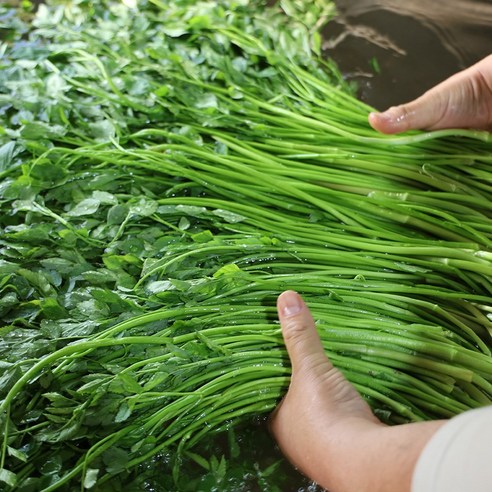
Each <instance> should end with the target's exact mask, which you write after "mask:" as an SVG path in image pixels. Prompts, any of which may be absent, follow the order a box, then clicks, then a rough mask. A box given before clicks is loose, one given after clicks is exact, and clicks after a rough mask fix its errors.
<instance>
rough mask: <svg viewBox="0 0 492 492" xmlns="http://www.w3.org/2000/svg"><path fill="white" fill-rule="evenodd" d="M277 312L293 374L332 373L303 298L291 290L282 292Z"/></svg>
mask: <svg viewBox="0 0 492 492" xmlns="http://www.w3.org/2000/svg"><path fill="white" fill-rule="evenodd" d="M277 309H278V314H279V319H280V324H281V326H282V335H283V337H284V341H285V346H286V347H287V352H288V353H289V357H290V360H291V363H292V372H293V374H294V375H295V374H298V373H300V372H305V371H306V372H312V371H315V373H316V374H323V373H325V372H326V371H328V370H330V369H331V368H332V367H333V365H332V364H331V362H330V361H329V360H328V358H327V357H326V355H325V353H324V350H323V346H322V345H321V340H320V338H319V335H318V332H317V331H316V326H315V324H314V320H313V317H312V316H311V313H310V312H309V309H308V308H307V306H306V304H305V303H304V301H303V300H302V298H301V296H300V295H299V294H297V293H296V292H294V291H291V290H288V291H286V292H284V293H282V294H281V295H280V296H279V297H278V300H277Z"/></svg>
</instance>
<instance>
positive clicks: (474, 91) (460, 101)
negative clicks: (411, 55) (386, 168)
mask: <svg viewBox="0 0 492 492" xmlns="http://www.w3.org/2000/svg"><path fill="white" fill-rule="evenodd" d="M369 123H370V125H371V126H372V127H373V128H374V129H375V130H378V131H379V132H382V133H389V134H393V133H401V132H404V131H407V130H415V129H425V130H439V129H444V128H472V129H476V130H488V131H492V55H489V56H488V57H486V58H484V59H483V60H481V61H479V62H478V63H476V64H475V65H473V66H471V67H470V68H467V69H466V70H463V71H462V72H459V73H457V74H455V75H453V76H452V77H450V78H448V79H447V80H445V81H444V82H442V83H440V84H438V85H437V86H435V87H433V88H432V89H430V90H429V91H427V92H426V93H425V94H423V95H422V96H420V97H419V98H417V99H415V100H414V101H412V102H409V103H407V104H402V105H400V106H393V107H391V108H389V109H388V110H386V111H384V112H382V113H371V114H370V115H369Z"/></svg>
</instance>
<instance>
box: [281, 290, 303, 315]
mask: <svg viewBox="0 0 492 492" xmlns="http://www.w3.org/2000/svg"><path fill="white" fill-rule="evenodd" d="M303 305H304V303H303V302H302V299H301V296H300V295H299V294H298V293H297V292H294V291H287V292H284V294H283V296H282V314H283V315H284V316H294V315H296V314H298V313H300V312H301V310H302V308H303Z"/></svg>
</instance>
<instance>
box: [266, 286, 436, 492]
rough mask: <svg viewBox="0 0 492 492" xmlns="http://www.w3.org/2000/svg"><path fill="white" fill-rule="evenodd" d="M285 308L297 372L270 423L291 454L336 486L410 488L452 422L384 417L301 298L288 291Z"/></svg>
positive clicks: (360, 491) (281, 302)
mask: <svg viewBox="0 0 492 492" xmlns="http://www.w3.org/2000/svg"><path fill="white" fill-rule="evenodd" d="M277 307H278V312H279V319H280V323H281V327H282V334H283V337H284V341H285V344H286V347H287V351H288V353H289V357H290V360H291V363H292V378H291V383H290V386H289V390H288V392H287V395H286V396H285V397H284V399H283V400H282V402H281V403H280V404H279V406H278V407H277V408H276V410H275V411H274V413H273V414H272V416H271V420H270V428H271V431H272V433H273V436H274V437H275V439H276V440H277V442H278V444H279V446H280V448H281V450H282V452H283V453H284V455H285V456H286V457H287V458H288V459H289V461H290V462H291V463H292V464H293V465H294V466H295V467H297V468H298V469H299V470H300V471H301V472H302V473H304V474H305V475H306V476H308V477H309V478H311V479H312V480H314V481H316V482H317V483H318V484H319V485H321V486H322V487H324V488H326V489H327V490H329V491H330V492H375V491H377V492H403V491H405V492H407V491H409V490H410V489H411V479H412V474H413V470H414V467H415V464H416V462H417V459H418V457H419V455H420V452H421V451H422V449H423V448H424V446H425V444H426V443H427V441H428V440H429V439H430V438H431V437H432V435H433V434H434V433H435V432H436V431H437V429H439V427H440V426H441V425H443V423H444V422H445V421H443V420H439V421H438V420H436V421H430V422H417V423H411V424H402V425H397V426H387V425H385V424H383V423H382V422H380V421H379V420H378V419H377V418H376V417H375V416H374V415H373V413H372V412H371V410H370V408H369V406H368V405H367V403H366V402H365V401H364V400H363V399H362V398H361V396H360V395H359V394H358V392H357V391H356V389H355V388H354V387H353V386H352V385H351V384H350V383H349V382H348V381H347V380H346V379H345V377H344V376H343V374H342V373H341V372H340V371H339V370H338V369H336V368H335V367H333V365H332V363H331V362H330V361H329V359H328V358H327V356H326V355H325V353H324V351H323V347H322V345H321V341H320V338H319V335H318V333H317V331H316V327H315V323H314V320H313V318H312V316H311V313H310V312H309V309H308V308H307V306H306V304H305V303H304V302H303V300H302V299H301V297H300V296H299V295H298V294H297V293H296V292H293V291H287V292H284V293H283V294H281V295H280V296H279V298H278V302H277Z"/></svg>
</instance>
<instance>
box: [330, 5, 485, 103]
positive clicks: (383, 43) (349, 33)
mask: <svg viewBox="0 0 492 492" xmlns="http://www.w3.org/2000/svg"><path fill="white" fill-rule="evenodd" d="M334 1H335V3H336V5H337V8H338V16H337V17H336V19H335V20H333V21H331V22H330V23H329V24H328V25H327V26H326V27H325V29H324V31H323V39H324V48H325V50H326V53H327V55H328V56H330V57H332V58H333V59H334V60H335V61H336V62H337V63H338V65H339V66H340V68H341V69H342V71H343V72H344V73H345V74H346V76H347V78H349V79H352V80H355V81H356V82H357V84H358V87H359V96H360V98H361V99H363V100H364V101H366V102H368V103H369V104H371V105H373V106H375V107H376V108H378V109H384V108H386V107H388V106H390V105H394V104H398V103H402V102H406V101H408V100H411V99H413V98H415V97H417V96H418V95H420V94H422V93H423V92H424V91H425V90H427V89H429V88H430V87H432V86H433V85H435V84H437V83H438V82H440V81H442V80H444V79H445V78H447V77H448V76H450V75H452V74H453V73H455V72H457V71H459V70H462V69H463V68H466V67H467V66H469V65H472V64H473V63H475V62H477V61H478V60H480V59H481V58H483V57H485V56H486V55H488V54H491V53H492V1H491V0H433V1H431V0H334ZM374 59H375V60H377V65H379V73H377V71H376V70H375V69H374V66H373V65H374V64H375V62H374V61H373V62H371V60H374Z"/></svg>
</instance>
